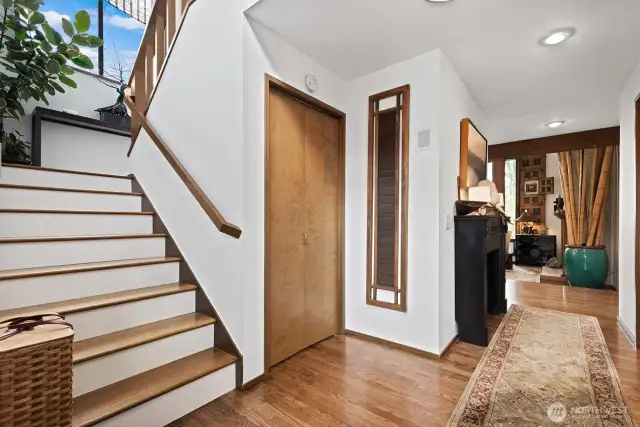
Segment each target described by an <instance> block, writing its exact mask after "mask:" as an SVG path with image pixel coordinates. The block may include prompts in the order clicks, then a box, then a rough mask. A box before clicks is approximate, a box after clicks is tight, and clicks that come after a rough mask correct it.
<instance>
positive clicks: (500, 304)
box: [455, 216, 507, 346]
mask: <svg viewBox="0 0 640 427" xmlns="http://www.w3.org/2000/svg"><path fill="white" fill-rule="evenodd" d="M505 234H506V229H505V228H504V227H503V226H502V220H501V219H500V218H499V217H492V216H456V217H455V245H456V249H455V253H456V259H455V271H456V284H455V286H456V289H455V291H456V322H457V323H458V338H460V340H462V341H465V342H468V343H471V344H476V345H481V346H487V345H488V343H489V336H488V331H487V314H494V315H498V314H502V313H506V312H507V300H506V297H505V277H504V270H505V253H506V248H505V246H506V242H505V238H506V237H505Z"/></svg>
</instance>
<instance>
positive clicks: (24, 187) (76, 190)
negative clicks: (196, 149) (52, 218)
mask: <svg viewBox="0 0 640 427" xmlns="http://www.w3.org/2000/svg"><path fill="white" fill-rule="evenodd" d="M0 188H13V189H17V190H37V191H61V192H66V193H89V194H104V195H109V196H136V197H140V196H142V194H140V193H132V192H130V191H129V192H127V191H108V190H84V189H80V188H62V187H42V186H38V185H19V184H0Z"/></svg>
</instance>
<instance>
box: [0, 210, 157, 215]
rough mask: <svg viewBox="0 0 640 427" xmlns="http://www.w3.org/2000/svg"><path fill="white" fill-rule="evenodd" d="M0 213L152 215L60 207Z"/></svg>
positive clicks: (2, 211) (150, 213)
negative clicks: (63, 208) (64, 208)
mask: <svg viewBox="0 0 640 427" xmlns="http://www.w3.org/2000/svg"><path fill="white" fill-rule="evenodd" d="M0 213H26V214H78V215H154V213H153V212H123V211H86V210H62V209H0Z"/></svg>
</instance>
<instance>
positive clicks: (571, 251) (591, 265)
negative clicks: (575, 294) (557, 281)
mask: <svg viewBox="0 0 640 427" xmlns="http://www.w3.org/2000/svg"><path fill="white" fill-rule="evenodd" d="M608 268H609V258H608V256H607V251H606V248H605V247H604V246H581V247H579V246H570V247H568V248H567V249H565V251H564V270H565V272H566V273H567V278H568V279H569V283H570V284H571V286H578V287H581V288H596V289H602V288H603V287H604V282H605V280H606V279H607V270H608Z"/></svg>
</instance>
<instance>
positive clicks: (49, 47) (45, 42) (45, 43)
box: [40, 40, 53, 53]
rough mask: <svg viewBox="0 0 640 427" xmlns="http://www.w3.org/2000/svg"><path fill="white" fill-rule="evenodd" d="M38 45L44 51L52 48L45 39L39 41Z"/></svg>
mask: <svg viewBox="0 0 640 427" xmlns="http://www.w3.org/2000/svg"><path fill="white" fill-rule="evenodd" d="M40 47H41V48H42V50H43V51H44V52H45V53H50V52H51V51H52V50H53V47H51V44H50V43H49V42H48V41H46V40H42V42H41V43H40Z"/></svg>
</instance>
